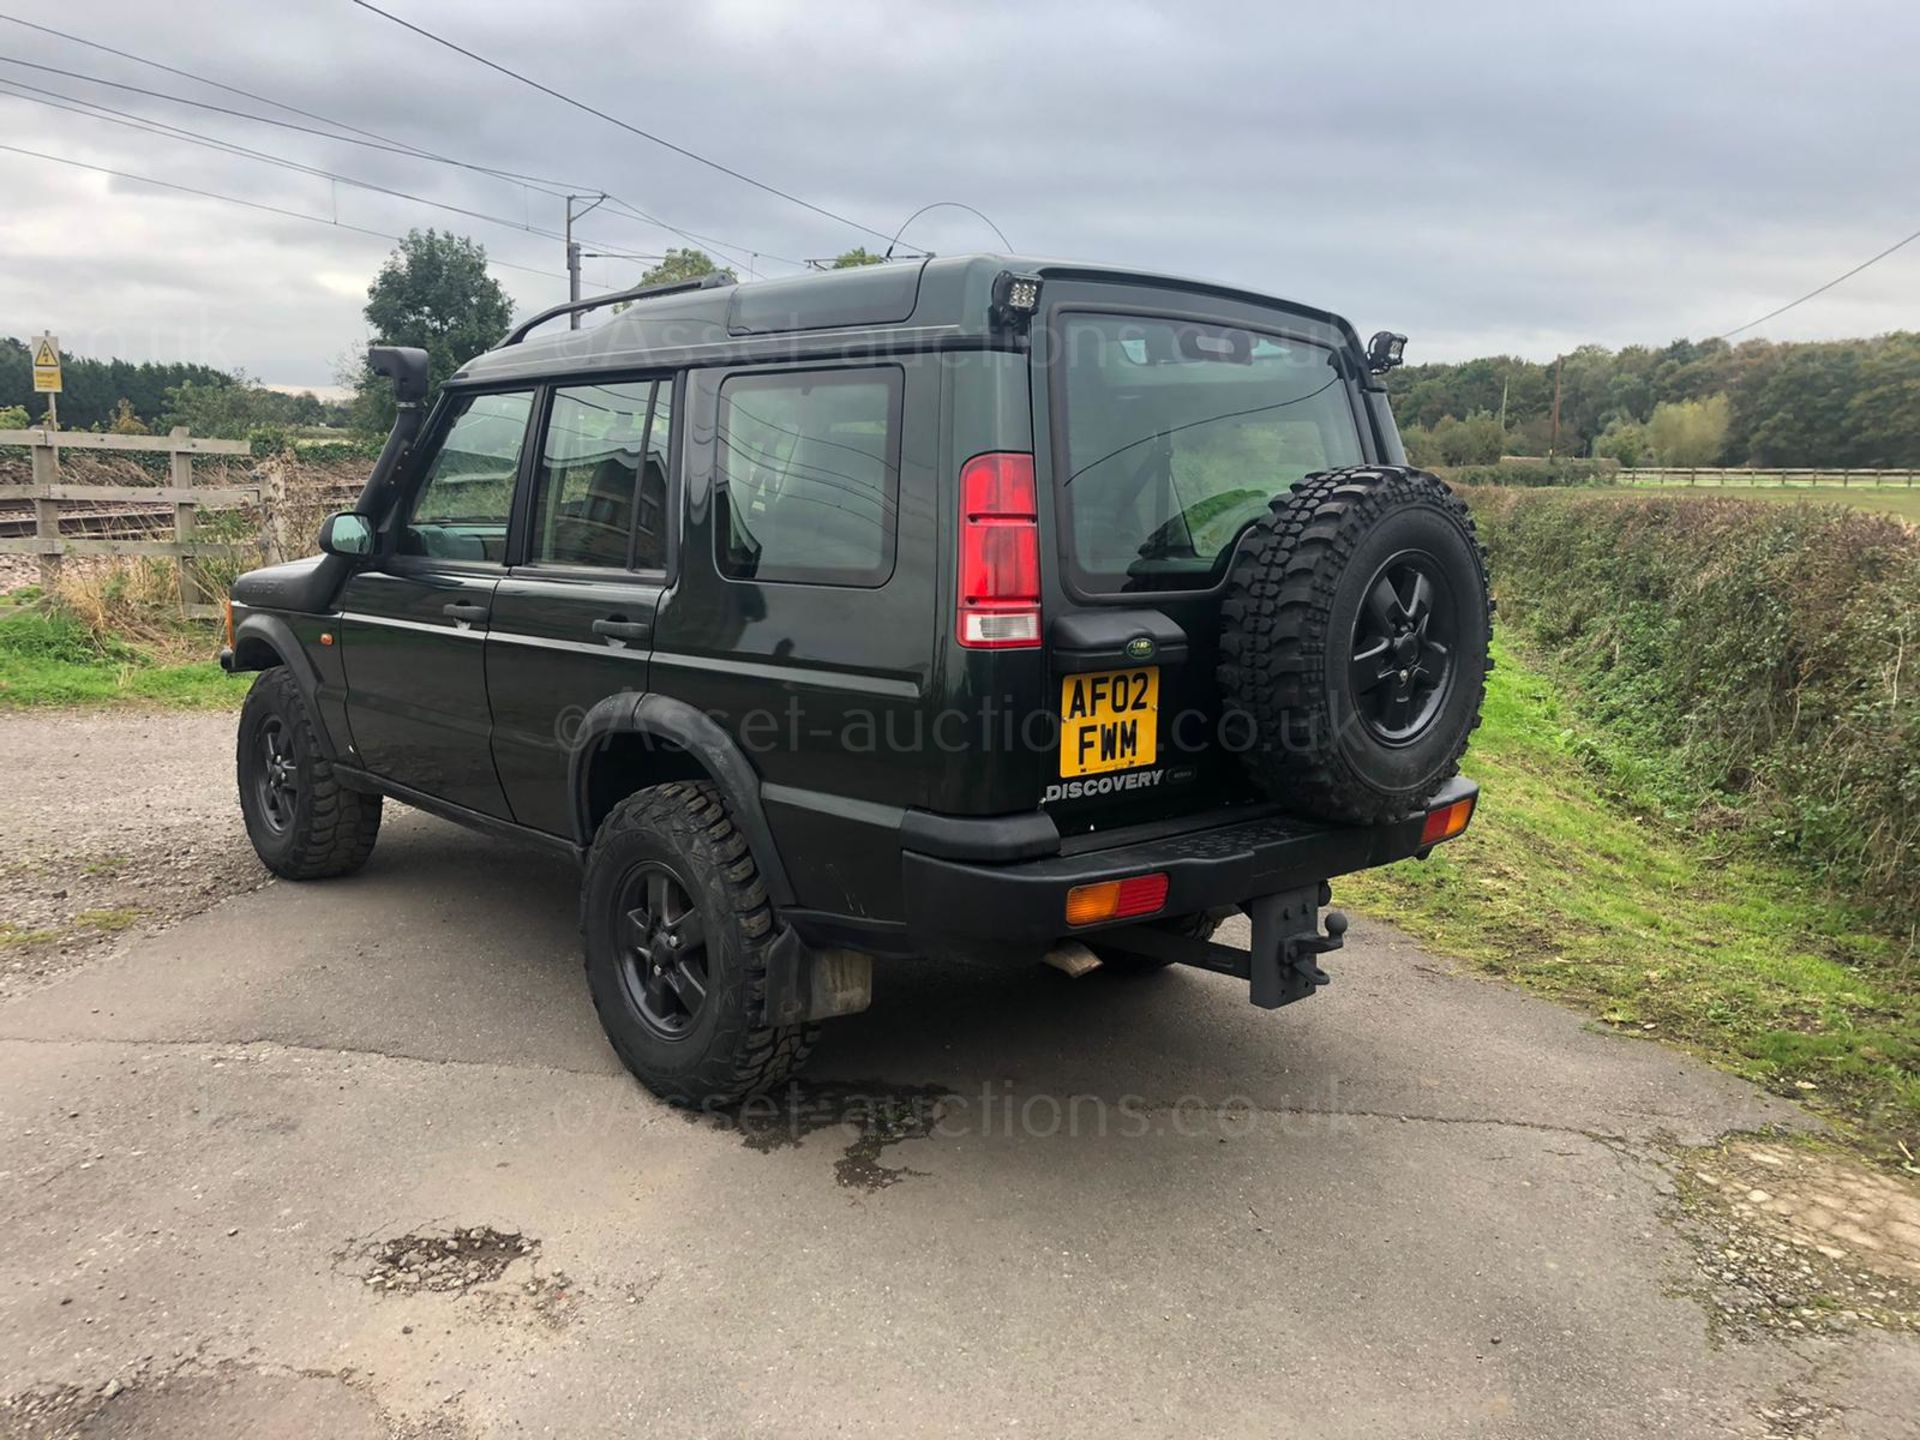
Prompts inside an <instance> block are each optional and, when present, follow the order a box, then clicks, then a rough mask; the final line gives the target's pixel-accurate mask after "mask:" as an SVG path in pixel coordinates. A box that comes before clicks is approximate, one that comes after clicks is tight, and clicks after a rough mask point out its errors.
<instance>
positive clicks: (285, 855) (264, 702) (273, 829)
mask: <svg viewBox="0 0 1920 1440" xmlns="http://www.w3.org/2000/svg"><path fill="white" fill-rule="evenodd" d="M234 769H235V772H236V774H237V777H238V779H239V783H240V813H241V814H242V815H243V816H244V817H245V819H246V822H247V838H248V839H249V840H251V841H253V850H254V853H255V854H256V855H258V856H259V857H260V863H261V864H263V865H265V866H266V867H267V868H268V869H269V870H271V871H273V873H274V874H276V875H278V876H281V877H282V878H283V879H287V880H322V879H326V878H329V877H331V876H335V875H351V874H352V873H353V872H354V871H355V870H358V869H359V868H360V867H361V866H362V865H364V864H366V863H367V857H368V856H369V855H371V854H372V853H373V842H374V841H375V840H376V839H378V838H379V835H380V797H379V796H378V795H369V794H365V793H364V792H361V791H358V790H349V789H347V788H346V787H345V786H344V785H342V784H341V783H340V782H339V781H338V780H337V779H335V778H334V773H333V765H332V764H331V762H329V761H328V759H327V757H326V755H325V754H324V753H323V752H322V750H321V747H320V738H319V735H318V733H317V732H316V731H315V729H314V725H313V716H312V714H311V713H310V712H309V711H308V709H307V702H306V699H305V697H303V696H302V695H301V693H300V687H299V686H298V685H297V684H295V683H294V679H293V676H292V675H290V674H288V673H287V669H286V667H285V666H284V665H276V666H275V667H274V668H273V669H271V670H263V671H262V672H261V673H260V678H259V679H258V680H256V681H254V682H253V688H252V689H251V690H249V691H248V692H247V700H246V704H245V705H243V706H242V707H241V709H240V736H239V740H238V742H237V744H236V746H235V753H234Z"/></svg>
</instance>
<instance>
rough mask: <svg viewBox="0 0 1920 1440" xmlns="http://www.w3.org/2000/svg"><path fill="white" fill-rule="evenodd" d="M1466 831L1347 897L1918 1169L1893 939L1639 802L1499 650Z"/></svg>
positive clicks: (1910, 1027) (1917, 1081) (1919, 1120)
mask: <svg viewBox="0 0 1920 1440" xmlns="http://www.w3.org/2000/svg"><path fill="white" fill-rule="evenodd" d="M1495 653H1496V655H1497V657H1498V668H1497V669H1496V670H1495V671H1494V673H1493V676H1492V677H1491V679H1490V681H1489V685H1488V691H1487V700H1486V707H1485V711H1484V715H1485V719H1484V721H1483V723H1482V726H1481V728H1480V730H1479V731H1478V732H1477V734H1476V735H1475V738H1474V743H1473V747H1472V749H1471V750H1470V751H1469V752H1468V755H1467V760H1466V763H1465V766H1464V768H1465V771H1466V773H1467V774H1468V775H1470V776H1472V777H1473V778H1474V779H1476V780H1478V781H1480V782H1481V784H1482V785H1483V786H1484V787H1485V792H1484V797H1483V799H1482V801H1481V805H1480V810H1479V814H1478V815H1477V816H1476V817H1475V821H1474V826H1473V828H1472V829H1471V830H1470V831H1469V832H1468V833H1467V834H1466V835H1465V836H1463V837H1462V838H1461V839H1459V840H1457V841H1454V842H1453V843H1451V844H1449V845H1443V846H1441V847H1440V848H1439V849H1438V850H1436V851H1435V852H1434V853H1433V856H1432V857H1431V858H1430V859H1429V860H1428V861H1427V862H1426V863H1425V864H1419V863H1415V862H1407V863H1404V864H1400V865H1395V866H1391V867H1389V868H1387V869H1384V870H1375V871H1370V872H1367V873H1366V874H1363V875H1357V876H1351V877H1349V878H1348V879H1347V880H1345V881H1343V882H1341V884H1340V885H1339V887H1338V888H1339V892H1340V897H1341V899H1342V900H1343V901H1346V902H1349V903H1351V904H1352V905H1353V906H1354V907H1355V908H1357V909H1361V910H1364V911H1367V912H1368V913H1370V914H1373V915H1377V916H1379V917H1380V918H1381V919H1385V920H1388V921H1391V922H1393V923H1394V924H1397V925H1399V926H1400V927H1401V928H1403V929H1405V930H1406V931H1407V932H1408V933H1409V934H1411V935H1414V936H1416V937H1417V938H1419V939H1421V940H1423V941H1425V942H1428V943H1430V944H1431V945H1432V946H1433V947H1434V948H1435V949H1437V950H1440V951H1443V952H1445V953H1447V954H1451V955H1454V956H1457V957H1459V958H1460V959H1462V960H1464V961H1467V962H1469V963H1471V964H1473V965H1475V966H1477V967H1479V968H1481V969H1483V970H1486V971H1489V972H1491V973H1493V974H1496V975H1500V976H1502V977H1504V978H1506V979H1510V980H1514V981H1518V982H1519V983H1520V984H1522V985H1525V986H1527V987H1528V988H1530V989H1533V990H1537V991H1540V992H1542V993H1544V994H1547V995H1551V996H1554V997H1556V998H1558V999H1562V1000H1565V1001H1568V1002H1570V1003H1573V1004H1576V1005H1580V1006H1583V1007H1586V1008H1589V1009H1591V1010H1592V1011H1593V1012H1594V1013H1595V1014H1596V1015H1597V1016H1598V1017H1599V1018H1600V1019H1601V1020H1602V1021H1603V1022H1605V1023H1606V1024H1607V1025H1609V1026H1612V1027H1615V1028H1617V1029H1621V1030H1625V1031H1630V1032H1632V1033H1635V1034H1639V1035H1645V1036H1647V1037H1649V1038H1658V1039H1662V1040H1667V1041H1670V1042H1672V1043H1675V1044H1678V1045H1680V1046H1683V1047H1684V1048H1686V1049H1689V1050H1691V1051H1693V1052H1695V1053H1697V1054H1699V1055H1701V1056H1703V1057H1705V1058H1706V1059H1708V1060H1710V1061H1712V1062H1713V1063H1714V1064H1716V1065H1719V1066H1721V1067H1723V1068H1725V1069H1728V1070H1731V1071H1733V1072H1735V1073H1736V1074H1739V1075H1743V1076H1745V1077H1747V1078H1748V1079H1751V1080H1754V1081H1757V1082H1758V1083H1760V1084H1761V1085H1764V1086H1765V1087H1767V1088H1768V1089H1770V1090H1774V1091H1776V1092H1779V1093H1781V1094H1785V1095H1790V1096H1793V1097H1794V1098H1796V1099H1800V1100H1803V1101H1805V1102H1807V1103H1808V1104H1809V1105H1810V1106H1812V1107H1813V1108H1814V1109H1816V1110H1818V1111H1820V1112H1822V1113H1823V1114H1824V1115H1826V1116H1827V1117H1828V1118H1829V1119H1832V1120H1834V1121H1836V1122H1837V1123H1838V1124H1839V1126H1840V1127H1841V1128H1842V1129H1843V1130H1844V1131H1846V1132H1848V1133H1850V1134H1851V1135H1852V1136H1853V1138H1854V1139H1856V1140H1857V1141H1859V1142H1861V1143H1862V1144H1863V1145H1864V1146H1865V1147H1866V1148H1867V1149H1868V1151H1869V1152H1870V1153H1872V1154H1874V1155H1875V1156H1876V1157H1877V1158H1881V1159H1884V1160H1891V1161H1893V1162H1895V1163H1905V1164H1912V1163H1913V1162H1914V1157H1915V1155H1916V1154H1920V980H1916V976H1915V973H1914V971H1913V968H1912V966H1911V964H1910V963H1909V962H1907V961H1904V960H1903V957H1902V956H1901V955H1900V953H1899V949H1898V946H1897V945H1896V944H1895V942H1893V941H1892V940H1891V939H1888V938H1886V937H1884V936H1882V935H1880V934H1876V933H1874V932H1873V931H1871V930H1868V929H1866V928H1864V922H1863V921H1862V919H1861V917H1860V916H1859V915H1858V913H1857V912H1855V911H1853V910H1852V909H1850V908H1849V907H1847V906H1846V905H1844V904H1842V903H1839V902H1837V901H1835V900H1833V899H1831V898H1829V897H1827V896H1825V895H1823V894H1822V893H1820V892H1819V891H1818V890H1817V888H1816V887H1815V885H1814V884H1813V882H1812V881H1810V880H1808V879H1806V878H1803V877H1802V876H1800V875H1799V874H1798V873H1796V872H1794V871H1792V870H1789V869H1787V868H1785V867H1784V866H1782V865H1780V864H1778V863H1776V862H1774V861H1771V860H1768V859H1766V858H1764V857H1760V856H1756V855H1755V854H1754V851H1753V847H1752V845H1751V844H1750V843H1748V842H1746V841H1743V840H1742V839H1741V838H1740V837H1738V836H1735V835H1714V834H1701V833H1697V832H1695V831H1690V830H1683V829H1680V828H1678V827H1676V826H1675V825H1673V824H1672V823H1671V822H1670V821H1668V820H1667V819H1665V818H1664V817H1663V816H1662V815H1661V814H1660V813H1659V811H1658V810H1657V809H1656V808H1654V807H1650V806H1643V805H1640V804H1637V803H1636V802H1635V797H1634V796H1633V795H1632V794H1631V793H1630V792H1625V791H1622V790H1621V789H1620V788H1619V783H1618V777H1617V775H1615V774H1614V773H1613V772H1612V771H1611V770H1610V768H1609V767H1607V766H1606V765H1605V764H1604V763H1603V762H1602V761H1599V760H1597V759H1596V756H1599V755H1603V754H1604V753H1605V744H1606V737H1604V736H1596V735H1595V734H1594V733H1593V732H1592V731H1591V730H1590V729H1584V728H1583V727H1582V725H1581V723H1580V721H1579V720H1578V718H1577V717H1575V716H1574V715H1573V714H1572V713H1571V712H1570V710H1569V709H1568V707H1567V706H1566V705H1565V704H1564V703H1563V702H1562V701H1561V699H1560V698H1559V696H1558V694H1557V692H1556V690H1555V688H1554V686H1553V685H1552V683H1551V682H1550V681H1549V680H1548V678H1547V676H1546V675H1545V674H1543V673H1542V672H1541V671H1540V670H1539V669H1537V668H1535V667H1534V666H1532V665H1530V664H1528V663H1527V661H1526V659H1525V658H1524V657H1521V656H1517V655H1516V654H1514V652H1513V651H1512V649H1511V648H1510V647H1508V646H1506V645H1504V644H1503V645H1499V646H1496V650H1495Z"/></svg>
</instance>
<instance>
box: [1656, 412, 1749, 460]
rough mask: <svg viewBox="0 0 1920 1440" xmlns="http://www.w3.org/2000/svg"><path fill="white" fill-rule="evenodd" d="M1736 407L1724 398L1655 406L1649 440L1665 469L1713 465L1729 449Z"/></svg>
mask: <svg viewBox="0 0 1920 1440" xmlns="http://www.w3.org/2000/svg"><path fill="white" fill-rule="evenodd" d="M1732 418H1733V406H1732V405H1731V403H1729V401H1728V400H1727V397H1726V396H1724V395H1709V396H1708V397H1707V398H1706V399H1704V400H1679V401H1671V400H1670V401H1668V402H1667V403H1666V404H1664V405H1656V406H1655V407H1654V410H1653V418H1652V419H1651V420H1649V421H1648V422H1647V440H1648V442H1649V443H1650V444H1651V445H1652V447H1653V453H1654V456H1655V458H1656V459H1658V460H1659V462H1660V463H1661V464H1662V465H1711V464H1713V463H1714V462H1715V461H1716V460H1718V459H1719V458H1720V452H1721V451H1722V450H1723V449H1725V448H1726V443H1727V427H1728V425H1729V423H1730V422H1731V421H1732Z"/></svg>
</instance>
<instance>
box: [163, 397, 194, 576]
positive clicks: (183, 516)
mask: <svg viewBox="0 0 1920 1440" xmlns="http://www.w3.org/2000/svg"><path fill="white" fill-rule="evenodd" d="M167 438H168V439H169V440H170V441H172V442H173V443H172V444H171V445H170V446H169V447H168V451H169V453H168V455H167V483H168V484H169V485H171V486H172V487H173V488H174V489H176V490H191V489H193V452H192V451H190V450H188V449H187V448H186V447H185V446H184V445H183V444H182V443H181V442H183V441H184V440H185V439H186V438H187V427H186V426H184V425H176V426H174V427H173V429H172V430H170V431H169V432H167ZM193 511H194V505H193V500H192V497H190V496H188V497H181V496H175V497H174V502H173V539H174V543H175V544H176V545H183V546H184V545H187V544H189V543H191V542H192V540H193V529H194V523H193ZM175 563H176V564H177V565H179V567H180V604H181V605H182V606H183V607H184V606H188V605H198V604H199V603H200V600H201V596H200V574H199V570H198V567H196V566H195V565H194V563H193V557H192V556H191V555H189V554H188V553H187V552H186V551H185V550H184V549H183V550H182V551H181V552H180V553H179V555H178V556H177V557H176V560H175Z"/></svg>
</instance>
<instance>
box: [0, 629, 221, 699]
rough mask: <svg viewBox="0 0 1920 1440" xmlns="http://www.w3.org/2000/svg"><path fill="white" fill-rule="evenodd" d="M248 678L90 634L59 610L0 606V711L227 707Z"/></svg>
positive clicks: (202, 662) (212, 665)
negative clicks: (127, 706)
mask: <svg viewBox="0 0 1920 1440" xmlns="http://www.w3.org/2000/svg"><path fill="white" fill-rule="evenodd" d="M251 679H252V677H251V676H246V675H242V676H231V675H227V674H225V673H224V672H223V671H222V670H221V669H220V666H219V665H218V664H217V663H215V662H214V661H212V660H188V661H182V660H176V659H169V658H164V657H162V656H159V655H156V654H155V653H154V652H153V651H152V650H150V649H148V648H145V647H143V646H140V645H138V644H134V643H131V642H128V641H124V640H118V639H113V638H105V637H96V636H95V635H94V633H93V632H91V631H90V630H89V629H88V628H87V627H86V626H85V625H83V624H82V623H80V622H79V621H78V620H76V619H74V618H73V617H72V616H70V615H67V614H65V613H63V612H61V611H58V610H52V611H48V610H42V609H27V608H18V607H0V709H23V708H28V707H32V706H41V705H111V704H145V705H159V706H168V707H175V708H184V709H229V708H231V707H233V706H236V705H238V704H239V703H240V702H241V700H243V699H244V698H245V697H246V693H247V684H248V682H249V681H250V680H251Z"/></svg>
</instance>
